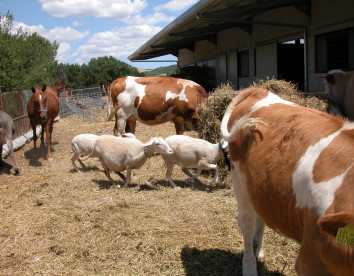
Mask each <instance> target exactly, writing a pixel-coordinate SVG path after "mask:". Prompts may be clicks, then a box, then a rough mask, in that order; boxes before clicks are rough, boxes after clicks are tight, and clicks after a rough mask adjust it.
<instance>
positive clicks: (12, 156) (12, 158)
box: [1, 140, 20, 175]
mask: <svg viewBox="0 0 354 276" xmlns="http://www.w3.org/2000/svg"><path fill="white" fill-rule="evenodd" d="M6 144H7V147H8V149H9V154H10V157H11V160H12V165H13V167H14V171H15V175H18V174H19V173H20V172H19V169H18V166H17V164H16V161H15V156H14V149H13V143H12V140H7V141H6ZM1 154H2V151H1Z"/></svg>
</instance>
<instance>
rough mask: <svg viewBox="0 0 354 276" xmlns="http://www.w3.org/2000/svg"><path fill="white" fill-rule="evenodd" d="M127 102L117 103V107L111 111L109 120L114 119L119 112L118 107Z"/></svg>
mask: <svg viewBox="0 0 354 276" xmlns="http://www.w3.org/2000/svg"><path fill="white" fill-rule="evenodd" d="M124 103H125V102H122V103H121V104H117V105H116V106H115V107H113V109H112V111H111V112H109V114H108V118H107V121H110V120H112V118H113V116H114V115H115V114H116V113H117V111H118V109H119V108H120V107H121V106H122V105H123V104H124Z"/></svg>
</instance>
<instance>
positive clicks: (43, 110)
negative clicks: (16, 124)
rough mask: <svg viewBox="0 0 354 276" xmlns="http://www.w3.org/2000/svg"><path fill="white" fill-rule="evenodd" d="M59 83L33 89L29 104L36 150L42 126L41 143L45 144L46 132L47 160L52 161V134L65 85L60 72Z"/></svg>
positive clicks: (63, 76)
mask: <svg viewBox="0 0 354 276" xmlns="http://www.w3.org/2000/svg"><path fill="white" fill-rule="evenodd" d="M59 77H60V79H59V83H58V84H57V85H56V86H54V87H50V86H46V85H43V87H32V93H33V94H32V96H31V98H30V99H29V101H28V103H27V111H28V117H29V119H30V123H31V127H32V130H33V142H34V147H35V148H36V142H37V138H38V137H37V134H36V126H37V125H41V126H42V133H41V143H42V144H43V143H44V131H45V132H46V144H47V159H48V160H49V161H50V160H52V159H53V158H52V154H51V151H50V147H51V142H52V132H53V125H54V119H55V118H56V117H57V116H58V114H59V110H60V106H59V89H61V88H63V87H64V85H65V80H66V77H65V74H64V72H60V75H59Z"/></svg>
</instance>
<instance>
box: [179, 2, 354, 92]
mask: <svg viewBox="0 0 354 276" xmlns="http://www.w3.org/2000/svg"><path fill="white" fill-rule="evenodd" d="M226 2H227V1H225V5H227V3H226ZM353 10H354V1H347V0H337V1H332V0H313V1H311V18H308V17H307V15H306V14H305V13H303V12H301V11H300V10H298V9H296V8H294V7H287V8H279V9H274V10H272V11H268V12H266V13H263V14H261V15H259V16H255V17H253V18H252V20H254V21H264V22H283V23H286V24H298V25H304V26H307V29H306V34H307V37H306V38H307V39H306V43H307V48H306V51H307V67H306V69H307V75H306V77H307V82H308V88H307V91H309V92H319V91H324V86H323V79H320V78H318V77H316V60H315V59H316V35H318V34H323V33H328V32H332V31H336V30H341V29H345V28H350V27H354V19H353V18H354V15H353ZM304 36H305V28H292V27H284V26H281V27H280V26H270V25H260V24H253V25H252V26H251V33H249V32H248V31H247V28H245V29H241V28H231V29H227V30H223V31H220V32H219V33H218V34H217V44H216V45H215V44H214V43H212V42H210V41H200V42H196V43H195V49H194V52H191V51H188V50H185V49H184V50H180V52H179V66H184V65H192V64H198V63H200V62H203V61H206V60H210V59H215V60H216V70H215V74H216V76H215V79H216V83H217V84H219V83H222V82H225V81H231V82H232V84H233V85H234V86H235V87H236V88H239V87H244V86H247V85H248V84H249V83H250V82H252V81H253V80H255V79H257V78H264V77H266V76H269V77H273V76H274V77H275V78H277V77H278V75H279V73H278V67H277V51H278V50H277V44H278V43H282V42H286V41H291V40H296V39H303V38H304ZM245 50H249V76H247V77H243V78H240V77H239V76H238V73H239V72H238V53H240V52H241V51H245ZM289 66H292V64H289Z"/></svg>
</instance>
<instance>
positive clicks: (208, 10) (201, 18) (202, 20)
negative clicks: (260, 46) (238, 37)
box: [128, 0, 311, 60]
mask: <svg viewBox="0 0 354 276" xmlns="http://www.w3.org/2000/svg"><path fill="white" fill-rule="evenodd" d="M310 4H311V1H310V0H243V1H242V0H241V1H240V0H231V1H223V0H201V1H199V2H198V3H196V4H195V5H194V6H192V7H191V8H190V9H188V10H187V11H186V12H184V13H183V14H182V15H181V16H179V17H178V18H176V19H175V20H174V21H172V22H171V23H170V24H168V25H167V26H166V27H165V28H164V29H162V30H161V31H160V32H159V33H157V34H156V35H155V36H153V37H152V38H151V39H150V40H148V41H147V42H146V43H145V44H144V45H142V46H141V47H140V48H139V49H138V50H136V51H135V52H134V53H132V54H131V55H130V56H128V59H129V60H147V59H151V58H155V57H159V56H164V55H168V54H172V55H175V56H178V50H179V49H183V48H187V49H190V50H194V43H195V42H197V41H201V40H210V41H212V42H214V43H216V35H217V32H219V31H221V30H225V29H228V28H234V27H239V28H242V29H244V30H245V31H248V32H251V27H250V26H251V25H252V24H254V23H255V22H253V21H252V17H253V16H255V15H258V14H261V13H263V12H265V11H268V10H271V9H277V8H282V7H286V6H295V7H296V8H298V9H300V10H303V11H304V12H307V13H309V10H310ZM258 23H260V22H258ZM258 23H257V24H258ZM279 24H281V23H279Z"/></svg>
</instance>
